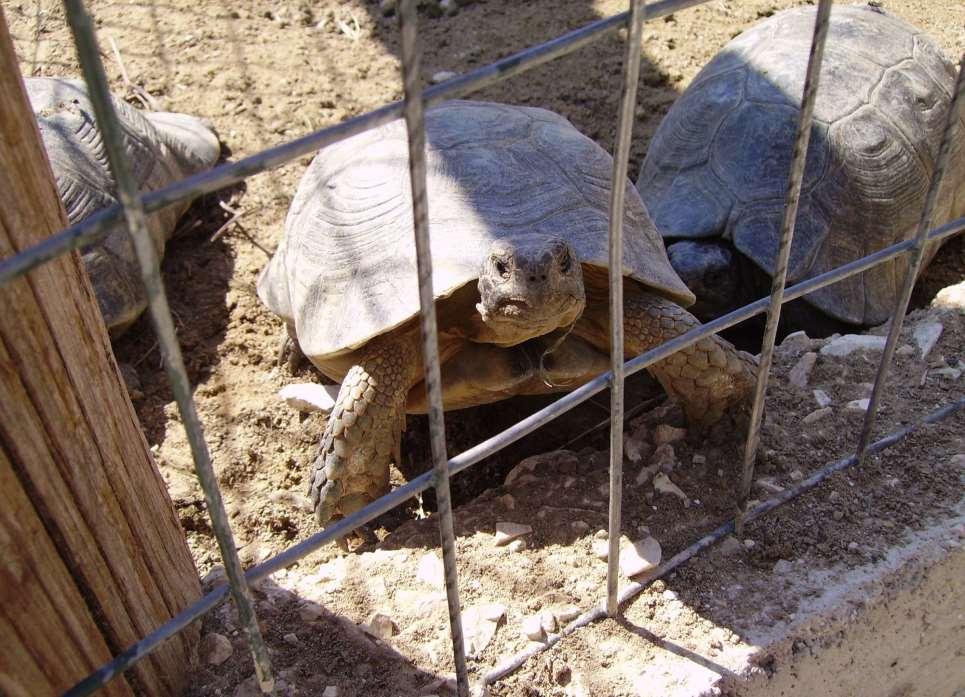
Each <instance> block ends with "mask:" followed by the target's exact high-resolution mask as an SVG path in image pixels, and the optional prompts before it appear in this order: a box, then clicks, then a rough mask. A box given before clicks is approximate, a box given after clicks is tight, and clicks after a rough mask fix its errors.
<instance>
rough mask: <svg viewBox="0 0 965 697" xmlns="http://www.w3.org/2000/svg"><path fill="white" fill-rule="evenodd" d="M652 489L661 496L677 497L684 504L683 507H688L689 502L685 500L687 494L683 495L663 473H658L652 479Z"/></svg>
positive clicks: (681, 490)
mask: <svg viewBox="0 0 965 697" xmlns="http://www.w3.org/2000/svg"><path fill="white" fill-rule="evenodd" d="M653 488H654V489H655V490H657V491H659V492H660V493H661V494H671V495H673V496H676V497H678V498H679V499H680V500H681V501H683V502H684V507H685V508H686V507H688V506H690V501H689V500H688V499H687V494H685V493H684V491H683V489H681V488H680V487H679V486H677V485H676V484H674V483H673V482H672V481H671V480H670V477H668V476H667V475H666V474H664V473H663V472H658V473H657V474H656V475H655V476H654V478H653Z"/></svg>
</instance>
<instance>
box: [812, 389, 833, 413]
mask: <svg viewBox="0 0 965 697" xmlns="http://www.w3.org/2000/svg"><path fill="white" fill-rule="evenodd" d="M814 401H815V402H817V403H818V406H819V407H821V408H822V409H823V408H824V407H827V406H831V397H830V395H828V393H827V392H825V391H824V390H815V391H814Z"/></svg>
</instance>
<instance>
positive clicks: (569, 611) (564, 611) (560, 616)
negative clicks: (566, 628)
mask: <svg viewBox="0 0 965 697" xmlns="http://www.w3.org/2000/svg"><path fill="white" fill-rule="evenodd" d="M550 611H551V612H552V613H553V615H554V616H555V617H556V621H557V622H559V623H560V624H566V623H567V622H572V621H573V620H575V619H576V618H577V617H579V616H580V608H578V607H577V606H576V605H554V606H552V607H551V608H550Z"/></svg>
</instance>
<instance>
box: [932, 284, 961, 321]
mask: <svg viewBox="0 0 965 697" xmlns="http://www.w3.org/2000/svg"><path fill="white" fill-rule="evenodd" d="M931 306H932V307H936V308H941V309H946V310H958V311H959V312H960V313H961V314H963V315H965V281H961V282H960V283H956V284H955V285H953V286H945V287H944V288H942V289H941V290H940V291H938V293H937V294H936V295H935V299H934V300H932V302H931Z"/></svg>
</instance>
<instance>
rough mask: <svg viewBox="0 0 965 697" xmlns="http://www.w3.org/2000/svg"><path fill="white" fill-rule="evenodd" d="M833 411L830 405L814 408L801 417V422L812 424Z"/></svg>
mask: <svg viewBox="0 0 965 697" xmlns="http://www.w3.org/2000/svg"><path fill="white" fill-rule="evenodd" d="M832 413H833V411H832V409H831V407H824V408H823V409H815V410H814V411H812V412H811V413H810V414H808V415H807V416H805V417H804V418H803V419H801V423H805V424H813V423H815V422H816V421H820V420H821V419H824V418H826V417H828V416H831V414H832Z"/></svg>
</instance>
